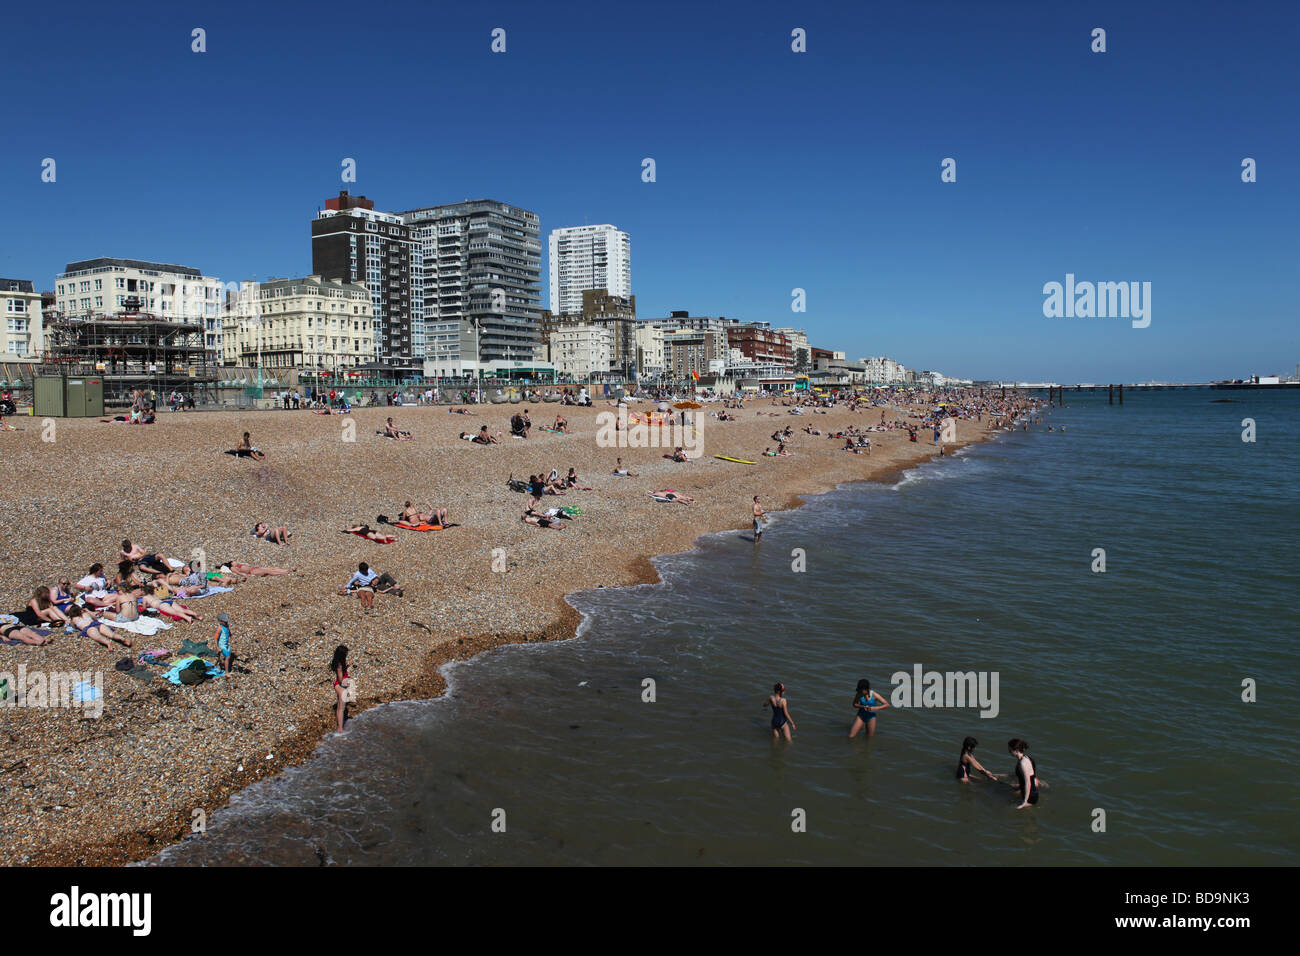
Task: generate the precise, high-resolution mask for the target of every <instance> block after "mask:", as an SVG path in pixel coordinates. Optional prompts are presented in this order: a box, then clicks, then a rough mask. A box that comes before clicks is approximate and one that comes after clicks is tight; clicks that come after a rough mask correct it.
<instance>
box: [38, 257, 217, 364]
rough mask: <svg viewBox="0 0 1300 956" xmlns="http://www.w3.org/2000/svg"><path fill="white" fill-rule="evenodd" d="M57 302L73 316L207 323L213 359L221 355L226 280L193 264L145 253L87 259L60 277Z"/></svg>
mask: <svg viewBox="0 0 1300 956" xmlns="http://www.w3.org/2000/svg"><path fill="white" fill-rule="evenodd" d="M54 281H55V286H54V290H55V302H56V304H57V306H58V311H59V312H61V313H62V314H63V315H64V316H68V317H86V318H89V317H91V316H95V315H109V316H111V315H118V314H120V313H143V314H147V315H151V316H153V317H154V318H157V319H162V320H163V321H166V322H183V323H186V324H189V325H201V326H203V346H204V349H205V351H207V353H208V361H209V362H213V363H216V362H219V361H221V351H222V345H221V315H220V312H221V297H222V286H221V280H220V279H216V278H213V277H212V276H205V275H203V274H202V273H201V272H199V270H198V269H193V268H191V267H190V266H177V265H170V264H167V263H162V262H146V261H144V260H142V259H109V258H99V259H83V260H81V261H80V262H69V263H68V265H67V268H66V269H65V270H64V271H63V272H61V273H59V274H58V275H57V276H56V277H55V280H54Z"/></svg>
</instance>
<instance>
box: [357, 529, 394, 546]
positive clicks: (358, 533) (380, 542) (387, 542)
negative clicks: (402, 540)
mask: <svg viewBox="0 0 1300 956" xmlns="http://www.w3.org/2000/svg"><path fill="white" fill-rule="evenodd" d="M347 533H348V534H355V535H356V536H357V537H358V538H365V540H366V541H374V543H375V544H392V543H393V542H392V541H375V539H374V538H366V536H365V535H364V534H362V533H361V532H360V531H349V532H347ZM393 540H394V541H396V540H397V539H396V538H394V539H393Z"/></svg>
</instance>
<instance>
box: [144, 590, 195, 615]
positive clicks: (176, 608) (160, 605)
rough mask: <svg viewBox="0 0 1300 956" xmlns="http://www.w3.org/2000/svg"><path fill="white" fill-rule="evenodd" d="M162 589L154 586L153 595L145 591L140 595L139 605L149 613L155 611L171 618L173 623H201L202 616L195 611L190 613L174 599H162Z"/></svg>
mask: <svg viewBox="0 0 1300 956" xmlns="http://www.w3.org/2000/svg"><path fill="white" fill-rule="evenodd" d="M163 593H168V592H162V589H161V588H160V587H158V586H157V585H155V587H154V590H153V593H152V594H151V593H149V592H148V591H146V592H145V593H144V594H141V595H140V604H141V606H142V607H145V608H148V609H149V610H150V611H156V612H157V613H159V614H161V615H162V616H163V617H167V618H171V619H172V620H173V621H185V622H187V623H188V622H190V621H201V620H203V615H202V614H199V613H198V612H197V611H191V610H190V609H189V608H187V607H186V606H185V605H184V604H179V603H177V601H176V599H175V598H167V597H163V596H162V595H163Z"/></svg>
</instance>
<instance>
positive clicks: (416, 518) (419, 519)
mask: <svg viewBox="0 0 1300 956" xmlns="http://www.w3.org/2000/svg"><path fill="white" fill-rule="evenodd" d="M398 517H399V518H401V520H402V521H405V522H406V523H407V524H440V525H442V526H443V527H444V528H445V527H446V526H447V509H446V508H435V507H434V506H433V505H431V504H427V503H426V504H425V506H424V510H423V511H421V510H420V509H419V508H417V507H415V506H414V505H412V504H411V503H410V502H409V501H408V502H407V503H406V507H405V508H403V509H402V513H401V514H400V515H399V516H398Z"/></svg>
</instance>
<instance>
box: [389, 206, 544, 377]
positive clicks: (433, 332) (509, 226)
mask: <svg viewBox="0 0 1300 956" xmlns="http://www.w3.org/2000/svg"><path fill="white" fill-rule="evenodd" d="M401 218H402V221H403V222H404V223H405V224H406V225H407V226H408V227H409V228H410V229H411V233H412V237H413V238H414V239H415V241H416V242H417V243H418V245H419V257H420V258H419V268H420V271H421V274H422V278H423V282H424V316H425V318H424V321H425V341H426V342H427V343H428V344H427V348H426V350H425V359H426V368H429V369H430V370H431V371H432V373H433V374H435V375H438V376H459V375H463V374H465V373H467V372H469V371H471V370H473V369H476V368H481V367H483V366H485V365H486V364H487V363H489V362H532V361H534V360H535V359H541V357H542V356H541V355H540V354H539V345H540V341H541V336H540V334H539V332H538V324H539V322H540V320H541V312H542V301H541V300H542V292H541V281H542V242H541V224H540V221H539V220H538V218H537V214H536V213H533V212H529V211H528V210H527V209H521V208H519V207H518V206H511V205H509V204H507V203H503V202H496V201H495V200H491V199H474V200H466V201H465V202H461V203H450V204H447V205H442V206H426V207H423V208H420V209H411V210H408V211H407V212H404V213H401ZM476 340H477V346H478V351H477V354H475V342H476Z"/></svg>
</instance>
